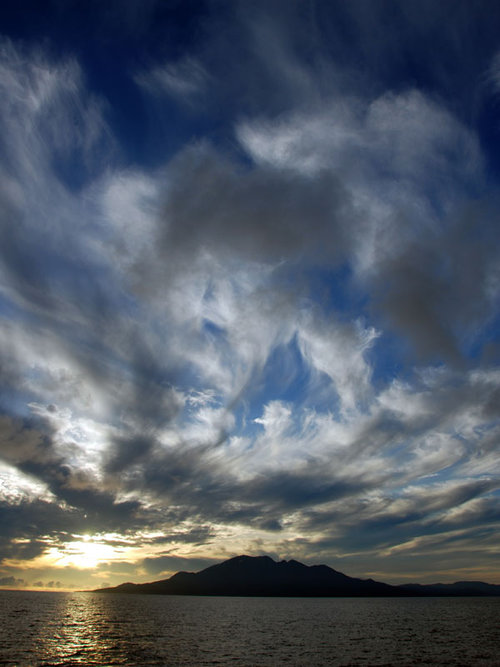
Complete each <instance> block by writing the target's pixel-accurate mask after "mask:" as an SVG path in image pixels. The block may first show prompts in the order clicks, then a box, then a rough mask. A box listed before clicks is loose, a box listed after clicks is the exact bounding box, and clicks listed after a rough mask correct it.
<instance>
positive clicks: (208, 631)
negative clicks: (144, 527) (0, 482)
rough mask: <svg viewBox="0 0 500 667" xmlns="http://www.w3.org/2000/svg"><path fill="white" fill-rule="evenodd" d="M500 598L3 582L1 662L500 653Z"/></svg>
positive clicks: (388, 660) (441, 658)
mask: <svg viewBox="0 0 500 667" xmlns="http://www.w3.org/2000/svg"><path fill="white" fill-rule="evenodd" d="M499 617H500V598H448V599H447V598H407V599H397V598H378V599H367V598H363V599H352V598H351V599H349V598H342V599H313V598H306V599H298V598H213V597H212V598H210V597H206V598H200V597H177V596H144V595H137V596H134V595H102V594H101V595H99V594H90V593H71V594H70V593H38V592H9V591H0V623H1V627H2V634H3V637H2V642H1V643H0V665H4V666H5V665H37V666H39V667H42V666H43V667H52V666H53V667H56V666H61V665H65V666H66V667H69V666H71V665H74V666H75V667H76V666H78V665H89V666H91V665H200V666H203V665H235V666H240V665H277V664H287V665H338V666H342V667H348V666H349V665H351V666H353V665H398V666H399V665H425V664H431V665H490V666H491V665H498V666H500V659H499V658H498V647H499V646H500V626H499V623H498V619H499Z"/></svg>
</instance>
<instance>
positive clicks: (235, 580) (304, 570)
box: [93, 556, 500, 597]
mask: <svg viewBox="0 0 500 667" xmlns="http://www.w3.org/2000/svg"><path fill="white" fill-rule="evenodd" d="M93 592H95V593H143V594H144V593H150V594H161V595H233V596H257V597H267V596H269V597H408V596H427V595H433V596H436V595H500V586H494V585H492V584H484V583H482V582H457V583H456V584H434V585H431V586H422V585H419V584H407V585H404V586H391V585H389V584H384V583H381V582H378V581H374V580H373V579H356V578H353V577H348V576H347V575H345V574H342V572H337V571H336V570H333V569H332V568H331V567H328V566H327V565H312V566H307V565H303V564H302V563H299V562H297V561H296V560H289V561H285V560H283V561H280V562H276V561H274V560H273V559H272V558H269V556H255V557H252V556H236V557H235V558H230V559H229V560H226V561H224V562H223V563H218V564H217V565H212V566H211V567H207V568H206V569H205V570H202V571H201V572H196V573H194V572H178V573H177V574H174V575H173V576H172V577H170V578H169V579H163V580H161V581H154V582H151V583H148V584H131V583H126V584H120V585H119V586H115V587H113V588H100V589H98V590H96V591H93Z"/></svg>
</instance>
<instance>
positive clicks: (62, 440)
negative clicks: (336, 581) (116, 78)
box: [0, 2, 500, 586]
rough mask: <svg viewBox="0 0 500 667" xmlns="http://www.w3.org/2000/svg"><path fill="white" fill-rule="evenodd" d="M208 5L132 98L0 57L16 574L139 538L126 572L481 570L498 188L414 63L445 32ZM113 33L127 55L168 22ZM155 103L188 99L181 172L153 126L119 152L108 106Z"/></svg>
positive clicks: (0, 436) (402, 18) (7, 402)
mask: <svg viewBox="0 0 500 667" xmlns="http://www.w3.org/2000/svg"><path fill="white" fill-rule="evenodd" d="M214 7H215V5H214V6H213V7H211V8H210V11H208V10H207V12H208V13H207V15H206V16H205V17H204V20H203V26H204V27H203V31H202V36H201V37H200V40H199V43H197V44H193V43H192V42H189V40H187V41H188V42H189V44H188V43H187V42H186V44H179V45H178V48H177V49H173V50H172V52H171V51H170V50H169V49H167V50H163V51H162V50H161V49H160V51H159V52H158V53H157V52H156V50H155V49H156V46H157V45H155V44H153V45H152V46H151V49H150V50H148V54H147V57H144V58H142V59H141V58H138V59H135V58H134V55H133V53H132V52H129V56H127V59H126V62H125V60H124V61H123V67H124V69H123V72H122V77H123V78H125V79H127V86H128V87H127V86H125V84H123V82H122V84H120V85H119V82H117V84H116V86H117V88H116V89H114V90H113V91H110V89H109V86H108V84H107V83H106V80H105V78H102V79H101V78H100V76H99V73H98V72H96V71H95V68H94V69H92V67H91V66H90V65H89V62H88V60H87V59H85V58H83V57H82V58H81V59H80V60H77V57H76V56H71V55H68V56H66V57H61V58H57V57H55V56H52V57H49V56H48V55H47V51H48V49H47V50H44V49H42V48H40V47H39V46H28V45H26V44H24V45H20V44H18V43H14V42H10V41H7V40H4V41H3V42H2V47H1V50H0V88H1V90H2V91H3V93H4V95H2V96H1V101H0V117H1V118H2V121H3V123H4V125H3V126H4V127H5V130H6V131H5V132H4V135H3V136H2V140H1V141H2V148H3V150H2V156H3V157H2V160H1V161H0V170H1V171H2V178H1V179H0V182H1V185H0V240H1V241H2V248H3V250H4V252H3V253H2V258H1V263H0V279H1V283H0V297H1V301H0V317H1V319H2V327H1V333H0V351H1V354H2V362H3V363H2V371H1V376H0V379H1V381H2V394H1V409H2V410H1V415H0V457H1V459H2V462H3V463H2V469H1V470H0V474H2V475H3V479H4V480H5V484H4V486H3V491H2V496H1V498H2V504H1V512H2V526H4V532H3V536H2V540H1V545H0V546H1V549H2V552H1V555H2V558H4V559H5V560H6V561H9V562H11V561H14V560H15V559H18V560H24V561H25V562H28V561H30V562H31V565H33V563H34V562H37V561H36V559H37V558H38V557H39V556H40V555H42V554H45V555H46V556H47V555H50V553H51V551H50V550H51V549H54V548H57V549H61V550H64V549H68V550H69V551H68V553H69V552H70V546H68V545H70V544H71V542H74V541H77V539H80V540H81V539H83V538H82V537H81V536H82V535H87V536H92V535H101V536H102V540H103V541H106V540H107V541H106V544H107V545H108V546H110V544H111V542H110V540H111V539H113V540H118V541H119V540H120V539H121V540H122V541H127V540H128V541H129V543H130V544H132V545H133V549H135V550H134V551H133V553H132V555H130V554H128V555H127V559H128V560H127V562H126V564H123V563H120V566H122V567H123V568H124V569H123V570H122V572H126V573H127V576H128V574H129V573H133V569H132V568H133V567H134V563H137V567H138V568H140V567H143V568H144V570H145V571H146V573H147V574H151V575H153V574H157V573H158V574H159V573H162V572H171V571H172V569H177V568H178V567H185V568H186V569H193V565H196V567H195V568H194V569H196V568H197V567H198V566H200V567H202V566H203V565H204V564H207V563H211V562H212V561H213V559H216V558H218V557H219V556H221V555H225V554H227V553H229V551H231V550H232V549H235V550H237V551H238V552H241V551H250V552H252V553H260V552H261V551H266V550H271V551H272V552H273V553H274V552H276V553H279V552H282V551H283V552H286V553H287V555H289V556H290V557H299V556H302V557H304V558H305V559H310V558H315V554H318V558H319V555H321V557H322V558H325V559H328V558H333V555H332V554H336V555H337V556H338V557H347V554H354V557H355V558H358V561H357V562H358V564H359V566H360V567H361V563H363V562H364V563H366V562H367V560H368V558H369V555H370V556H373V558H375V559H378V562H382V561H383V558H384V557H387V558H388V557H389V556H390V557H392V556H394V557H397V558H399V557H400V556H398V554H403V553H408V552H411V550H412V549H413V548H414V549H415V550H416V551H417V553H418V554H428V552H430V551H431V550H432V549H435V551H436V553H438V554H440V555H439V558H438V557H437V558H438V560H439V559H441V560H440V561H439V562H442V559H444V558H445V556H444V554H446V553H448V550H450V549H452V548H453V545H455V544H460V545H461V546H460V548H461V549H462V550H463V551H462V552H461V553H466V552H467V550H470V549H472V545H473V542H474V539H475V538H476V537H477V536H478V535H481V536H482V539H484V543H485V545H486V547H485V552H484V553H485V554H486V553H489V551H488V549H489V548H490V543H491V539H492V538H491V536H492V534H493V532H494V530H496V528H497V524H498V520H497V511H498V479H499V475H500V470H499V464H498V423H497V421H498V409H499V402H498V395H499V391H500V389H499V383H500V378H499V376H498V369H497V368H496V366H495V365H494V364H495V356H494V344H493V343H492V341H493V339H494V338H495V336H496V329H497V328H498V327H497V325H498V305H497V299H498V287H499V284H500V283H499V277H500V274H499V270H498V266H499V262H498V259H499V245H498V238H497V236H498V235H497V234H496V208H497V205H496V204H497V193H496V186H495V185H494V181H495V177H494V174H493V172H492V170H491V165H490V161H489V160H490V156H489V154H488V152H487V146H485V144H484V141H483V137H482V136H481V135H480V127H478V126H477V125H475V124H474V123H472V122H470V119H468V118H467V113H466V112H465V111H464V107H463V106H461V104H460V103H459V101H458V99H459V98H458V97H452V98H451V99H450V98H449V97H448V96H447V95H446V94H445V93H446V92H447V91H450V90H455V89H456V86H457V85H458V84H457V82H456V81H452V80H451V79H450V78H449V77H448V78H447V77H446V71H449V69H450V65H449V63H448V61H447V60H446V58H444V56H443V59H439V60H435V61H434V65H435V70H436V71H435V72H434V71H433V70H432V68H431V67H430V62H431V59H430V56H429V55H428V54H427V51H425V53H426V54H427V55H425V57H423V58H422V59H416V56H417V55H419V54H422V49H421V48H419V47H418V44H417V42H418V40H419V39H420V37H421V36H422V35H426V34H427V32H426V30H427V28H428V27H429V26H432V25H435V24H436V21H437V20H438V19H439V18H440V17H442V16H443V11H444V10H443V9H442V8H441V7H438V8H436V9H433V8H432V7H431V6H430V4H429V5H426V7H425V8H424V10H422V15H420V14H419V13H418V12H417V5H416V4H414V3H411V2H410V3H409V4H408V5H405V6H404V7H398V8H397V10H396V11H395V12H394V14H395V16H394V19H393V20H394V23H393V24H391V25H394V26H399V27H400V28H401V34H400V33H399V32H397V31H396V32H395V33H394V34H392V32H391V34H390V35H387V40H386V39H384V40H380V39H378V37H377V35H379V34H381V33H380V31H379V30H378V29H375V28H376V27H378V26H380V25H381V23H380V21H382V18H384V17H385V14H384V8H383V7H382V6H374V7H370V8H368V7H363V8H362V7H361V5H357V4H354V5H352V6H351V5H349V6H348V5H345V6H344V5H343V4H342V3H334V4H333V5H332V9H328V8H327V7H326V5H325V6H323V5H321V4H320V5H308V8H307V11H306V10H305V9H301V5H300V3H298V4H295V3H277V4H273V6H272V7H268V5H266V6H265V7H264V5H263V4H260V3H257V4H256V5H252V6H250V5H248V6H247V5H245V4H244V3H236V4H235V5H234V6H232V7H231V8H228V9H227V11H225V12H224V13H218V12H217V11H216V9H214ZM96 11H97V10H96ZM102 11H103V12H104V14H105V15H106V20H105V21H104V23H103V25H108V26H110V25H115V27H116V30H117V31H116V32H115V33H113V35H114V36H113V39H112V42H113V44H114V45H115V47H116V44H117V41H116V40H118V42H119V35H123V34H130V35H131V36H132V37H133V40H132V42H131V44H132V43H133V44H135V43H136V42H135V41H134V40H139V41H140V38H141V34H143V33H142V31H143V30H144V29H145V26H151V21H152V19H151V17H153V16H156V15H157V14H156V13H155V12H157V11H160V10H159V9H158V7H156V6H155V5H154V4H151V5H148V8H147V11H146V12H145V14H144V15H141V16H142V19H143V22H142V23H141V22H139V23H140V25H138V26H134V25H133V21H132V19H133V16H134V11H135V10H134V11H132V10H130V8H128V9H127V10H126V12H125V16H124V17H123V19H122V20H120V21H121V22H120V23H119V24H118V23H115V22H116V21H117V20H118V19H117V16H116V12H117V9H116V7H112V8H111V9H110V10H109V11H108V12H106V11H105V10H102ZM470 11H471V12H472V13H473V14H474V15H475V13H474V12H473V11H472V9H471V10H470ZM305 14H306V15H305ZM334 16H336V17H337V18H342V20H343V22H344V23H342V21H340V22H339V24H338V25H337V23H336V22H335V21H333V17H334ZM299 19H300V20H301V21H306V23H307V25H308V26H309V28H310V30H308V31H304V30H303V28H300V27H299V26H302V25H303V24H302V23H300V21H299ZM332 21H333V22H332ZM384 21H385V18H384ZM340 25H349V26H350V28H351V32H352V40H353V44H351V45H350V44H348V43H347V41H348V40H347V39H346V37H345V35H344V31H343V30H341V29H340V27H339V26H340ZM412 25H413V28H412ZM481 25H483V22H482V20H481ZM214 26H218V27H219V28H222V27H227V26H232V28H234V30H221V29H220V30H217V31H213V32H211V30H213V28H214ZM118 28H119V29H118ZM387 32H388V31H387V30H384V31H383V33H382V34H384V35H385V34H386V33H387ZM91 34H92V35H93V37H92V39H93V40H94V41H93V42H92V43H93V44H94V45H95V48H96V49H99V48H100V47H99V44H100V41H99V40H98V39H97V38H96V36H95V34H94V33H91ZM100 34H101V36H102V33H100ZM440 34H441V33H440ZM462 34H463V26H461V25H460V24H459V23H456V22H452V25H451V26H450V25H449V24H448V23H447V24H446V26H445V27H443V32H442V34H441V42H442V43H443V44H445V45H447V51H446V54H447V58H452V56H453V57H459V54H458V51H457V48H456V46H453V44H454V39H455V37H456V36H457V35H462ZM228 35H231V37H230V38H229V37H228ZM402 35H403V36H404V37H403V36H402ZM454 35H455V37H454ZM327 36H329V37H335V39H330V38H328V39H326V37H327ZM418 36H420V37H418ZM120 39H121V38H120ZM229 41H231V42H234V45H232V44H229ZM134 48H135V47H134ZM485 48H486V47H485ZM131 49H132V47H131ZM430 50H431V51H432V52H434V50H435V48H434V46H433V47H432V49H430ZM132 51H133V49H132ZM174 51H176V53H174ZM497 51H498V49H497V48H495V49H494V51H492V52H491V53H490V57H489V59H486V60H485V59H484V58H483V55H484V53H483V50H481V54H483V55H481V54H480V56H481V57H479V56H478V61H477V63H475V64H474V68H477V71H483V73H484V72H485V71H487V70H486V69H483V70H481V68H480V65H481V66H482V63H483V62H487V63H490V64H491V63H492V62H493V65H491V67H492V68H493V69H494V67H495V62H496V61H494V60H492V58H493V57H494V53H496V52H497ZM457 54H458V55H457ZM97 55H98V54H97ZM97 55H96V58H97ZM389 55H391V56H394V58H389V57H388V56H389ZM229 56H231V57H229ZM236 56H238V57H236ZM460 57H461V56H460ZM359 58H361V61H360V60H359ZM98 60H99V58H97V61H98ZM479 61H481V62H479ZM144 62H150V63H151V65H150V67H149V70H148V69H147V68H146V67H144V64H143V63H144ZM359 62H364V63H365V65H364V66H363V67H361V66H360V65H359ZM417 62H418V63H420V65H419V67H417V66H416V65H415V68H416V69H415V70H414V73H415V75H414V76H412V77H411V78H410V77H409V76H407V74H408V71H409V69H411V67H410V65H411V63H417ZM131 63H132V64H131ZM138 63H140V65H138ZM436 63H437V64H436ZM243 65H244V67H243ZM488 66H489V65H488ZM391 67H392V69H391ZM85 68H86V69H85ZM242 68H243V69H244V73H245V76H244V77H242V75H241V73H242ZM355 70H356V72H355ZM412 71H413V70H412ZM474 71H476V69H474ZM491 71H492V72H493V70H491ZM138 72H140V73H139V74H138ZM491 76H492V77H493V79H494V73H493V74H491ZM444 79H446V80H447V81H448V83H449V87H446V86H444V84H440V83H439V82H440V81H442V80H444ZM96 83H99V84H100V85H99V86H96ZM137 85H139V87H140V88H142V91H143V93H144V91H146V92H147V94H143V95H142V97H141V104H143V105H144V109H145V116H148V114H149V113H150V112H151V111H152V109H153V107H154V111H155V113H156V114H157V113H158V111H159V110H161V109H165V108H167V107H168V108H169V109H170V110H172V109H174V105H173V104H172V101H175V102H177V103H180V106H179V108H178V109H177V110H176V113H178V114H180V115H182V118H183V119H184V121H185V127H184V129H182V131H181V129H179V133H178V135H177V134H176V137H175V142H177V143H176V144H175V145H176V146H178V148H176V150H175V154H172V150H173V149H172V145H173V144H169V145H168V146H167V144H166V143H165V144H163V143H162V142H163V140H164V137H163V134H162V132H163V129H161V128H159V129H157V128H156V126H154V127H151V128H149V130H150V131H151V133H152V134H154V137H155V141H156V142H157V153H155V158H154V159H153V158H151V159H150V160H149V161H148V160H142V161H141V160H140V159H139V157H137V156H138V155H139V153H140V151H136V153H134V155H135V156H136V157H135V158H134V161H133V162H132V161H131V160H130V155H131V152H133V151H131V150H130V146H127V145H120V141H122V142H123V143H124V144H125V143H126V142H124V140H123V128H122V129H121V130H120V127H118V123H117V119H116V116H115V115H114V114H113V113H110V107H109V105H110V104H113V100H114V102H115V103H116V100H117V99H119V98H120V96H121V95H123V99H125V97H126V96H127V95H129V94H130V95H132V92H131V91H132V90H133V91H134V93H133V94H134V95H136V94H138V93H137ZM94 87H96V88H97V87H98V88H99V90H100V91H101V92H100V94H99V95H97V94H95V93H93V92H92V90H93V88H94ZM127 91H128V92H127ZM166 98H168V99H167V100H166ZM134 99H139V98H134ZM106 100H107V101H106ZM453 100H456V104H457V106H454V104H455V103H454V102H453ZM152 105H153V106H152ZM123 108H124V111H123V113H124V114H125V115H124V118H125V117H126V118H127V119H128V120H127V122H129V124H130V125H129V126H130V127H131V128H133V125H134V122H135V121H134V118H135V116H133V110H129V107H128V106H127V105H125V106H124V107H123ZM179 109H183V110H182V111H179ZM111 111H112V109H111ZM188 111H189V113H188ZM196 112H200V114H199V115H198V116H197V118H198V120H196V121H195V120H194V118H195V117H196ZM129 113H130V114H131V115H130V116H129V115H128V114H129ZM148 117H149V116H148ZM151 117H153V116H151ZM201 117H203V119H201ZM167 118H168V123H169V122H170V116H168V117H167ZM172 118H173V116H172ZM135 120H137V118H135ZM163 122H164V123H165V122H166V121H165V120H164V121H163ZM172 122H174V120H173V121H172ZM177 122H178V119H177V120H175V123H177ZM181 125H182V123H180V122H179V128H180V126H181ZM188 125H189V128H188V127H187V126H188ZM162 127H163V126H162ZM176 128H177V125H176ZM149 130H148V131H149ZM170 131H171V133H172V134H173V133H174V129H171V130H170ZM183 132H184V133H185V134H183ZM175 133H177V130H175ZM139 136H143V135H139V134H138V135H137V137H139ZM118 137H120V141H119V139H118ZM172 141H174V139H172ZM137 142H140V139H137ZM159 154H161V156H160V157H158V155H159ZM127 156H128V157H127ZM152 165H154V167H152ZM492 183H493V184H492ZM488 350H489V352H488ZM110 534H113V535H115V537H114V538H111V537H110V536H109V535H110ZM117 534H118V537H116V535H117ZM105 535H107V536H108V537H104V536H105ZM78 536H80V537H79V538H78ZM64 545H66V546H64ZM115 546H116V545H115ZM122 546H123V545H122ZM124 548H125V547H124ZM148 548H149V549H151V550H152V551H151V553H149V554H148V555H146V556H145V555H144V554H145V552H144V551H141V549H148ZM131 549H132V547H131ZM159 549H162V551H161V553H160V552H159V551H158V550H159ZM294 550H296V552H294V553H292V552H293V551H294ZM384 554H385V556H384ZM122 556H123V554H121V556H120V557H122ZM401 557H402V556H401ZM423 557H424V556H423V555H422V558H423ZM106 558H108V556H106ZM123 558H125V556H123ZM463 558H464V559H465V556H463ZM487 558H488V556H486V555H485V559H487ZM189 559H195V560H192V561H190V560H189ZM363 559H365V560H363ZM105 562H106V566H105V567H106V568H107V569H106V570H102V571H99V576H101V575H102V576H103V577H104V576H106V578H109V579H112V578H113V580H114V577H115V576H118V574H117V573H118V569H116V570H113V568H114V567H115V568H118V565H117V563H116V562H114V561H113V560H112V559H110V560H109V562H108V561H105ZM429 562H430V561H429ZM190 563H191V567H189V564H190ZM398 563H399V564H401V561H398ZM103 567H104V566H103ZM8 575H9V576H10V572H8ZM34 576H35V575H34ZM141 576H142V575H141ZM36 577H37V578H39V579H40V581H48V582H50V581H53V582H57V581H58V577H57V576H56V575H52V574H51V575H45V574H40V575H38V574H37V575H36ZM59 581H63V579H62V578H59ZM47 586H48V584H47Z"/></svg>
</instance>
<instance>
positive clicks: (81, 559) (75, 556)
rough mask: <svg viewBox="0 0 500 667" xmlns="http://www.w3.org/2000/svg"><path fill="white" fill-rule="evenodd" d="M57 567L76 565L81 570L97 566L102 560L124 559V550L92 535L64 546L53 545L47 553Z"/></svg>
mask: <svg viewBox="0 0 500 667" xmlns="http://www.w3.org/2000/svg"><path fill="white" fill-rule="evenodd" d="M47 557H48V559H49V560H51V561H52V562H53V564H54V565H56V566H57V567H68V566H69V567H76V568H78V569H79V570H87V569H92V568H95V567H96V566H97V565H99V563H101V562H109V561H116V560H122V559H123V550H121V549H116V548H115V547H114V546H111V545H109V544H105V543H102V542H98V541H95V540H94V539H93V538H92V537H90V536H85V537H84V538H83V539H82V540H76V541H74V542H69V543H68V544H66V545H64V547H62V548H61V547H53V548H52V549H50V550H49V552H48V553H47Z"/></svg>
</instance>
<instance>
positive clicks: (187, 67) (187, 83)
mask: <svg viewBox="0 0 500 667" xmlns="http://www.w3.org/2000/svg"><path fill="white" fill-rule="evenodd" d="M135 81H136V82H137V84H138V85H139V86H141V87H142V88H144V89H145V90H146V91H147V92H148V93H150V94H151V95H153V96H161V95H168V96H171V97H173V98H174V99H176V100H178V101H180V102H183V103H185V104H194V102H195V101H196V100H197V99H199V97H200V95H202V94H203V93H204V92H205V91H206V88H207V86H208V85H209V83H210V76H209V74H208V72H207V71H206V70H205V68H204V67H203V65H202V64H201V63H200V62H198V61H197V60H195V59H194V58H189V57H187V58H185V59H183V60H181V61H179V62H177V63H171V64H167V65H165V66H163V67H155V68H154V69H152V70H150V71H148V72H143V73H142V74H139V75H137V76H136V77H135Z"/></svg>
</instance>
